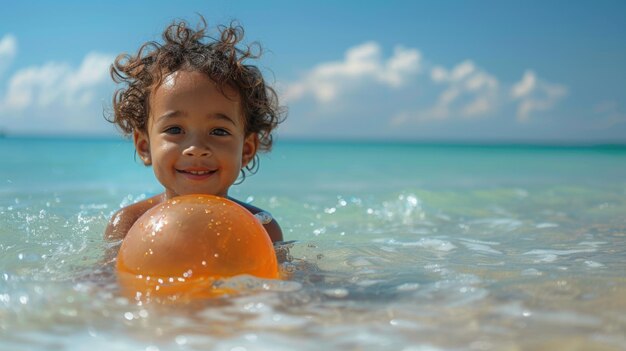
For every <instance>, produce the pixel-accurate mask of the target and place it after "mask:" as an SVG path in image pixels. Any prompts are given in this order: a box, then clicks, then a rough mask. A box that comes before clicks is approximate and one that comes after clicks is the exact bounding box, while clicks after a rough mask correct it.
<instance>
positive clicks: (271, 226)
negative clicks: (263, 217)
mask: <svg viewBox="0 0 626 351" xmlns="http://www.w3.org/2000/svg"><path fill="white" fill-rule="evenodd" d="M229 199H230V200H232V201H235V202H236V203H238V204H239V205H241V206H243V207H244V208H245V209H247V210H248V211H250V213H252V214H253V215H256V214H258V213H260V212H265V211H263V210H262V209H260V208H258V207H256V206H252V205H250V204H248V203H245V202H241V201H239V200H237V199H233V198H229ZM263 227H264V228H265V230H266V231H267V234H269V236H270V239H272V243H275V242H278V241H283V231H282V229H280V225H278V222H276V219H274V218H271V221H270V222H268V223H263Z"/></svg>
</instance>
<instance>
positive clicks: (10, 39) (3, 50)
mask: <svg viewBox="0 0 626 351" xmlns="http://www.w3.org/2000/svg"><path fill="white" fill-rule="evenodd" d="M15 55H17V39H15V36H13V35H12V34H6V35H5V36H4V37H2V39H0V76H2V73H4V71H5V70H6V69H7V68H8V67H9V65H11V63H12V62H13V59H14V58H15Z"/></svg>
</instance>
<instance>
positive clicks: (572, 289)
mask: <svg viewBox="0 0 626 351" xmlns="http://www.w3.org/2000/svg"><path fill="white" fill-rule="evenodd" d="M0 159H2V160H3V162H2V163H1V164H0V349H2V350H5V349H6V350H85V349H89V350H150V351H154V350H207V349H213V350H266V349H272V350H292V349H296V348H297V349H306V350H319V349H324V348H325V349H342V350H465V349H470V350H536V349H579V350H624V349H626V348H625V346H624V345H626V337H624V335H626V317H625V316H626V298H625V296H626V147H556V146H520V145H517V146H516V145H509V146H506V145H491V146H480V145H428V144H401V143H398V144H385V143H347V142H346V143H324V142H294V141H283V142H279V143H278V144H277V146H276V148H275V150H274V151H273V152H272V153H271V154H269V155H267V156H264V157H263V158H262V161H261V168H260V171H259V172H258V174H256V175H254V176H252V177H249V178H248V179H246V181H245V182H244V183H243V184H242V185H240V186H237V187H235V188H233V190H232V195H233V196H235V197H237V198H239V199H241V200H244V201H250V202H252V203H254V204H255V205H257V206H260V207H263V208H265V209H267V210H269V211H270V212H272V213H273V214H274V216H275V217H276V218H278V219H279V221H280V223H281V225H282V227H283V230H284V232H285V238H286V240H295V242H294V243H291V244H289V245H288V246H289V255H290V256H291V257H290V260H289V261H288V262H285V263H283V265H282V269H283V270H285V271H290V272H292V277H291V278H290V279H289V280H287V281H259V280H256V279H253V278H248V277H241V278H237V279H233V280H232V281H230V282H227V283H228V284H235V285H237V286H242V287H244V288H245V289H244V291H245V293H243V294H242V295H240V296H232V297H228V298H221V299H214V300H208V301H198V302H195V303H193V304H189V305H183V306H180V305H176V306H168V305H158V304H148V305H137V304H136V303H134V302H133V301H128V300H127V299H125V298H124V297H122V296H121V295H120V294H119V291H118V286H117V283H116V280H115V274H114V271H113V270H112V267H111V266H110V265H103V264H102V263H101V262H102V259H103V253H104V251H105V249H106V248H107V246H108V244H107V243H105V242H103V240H102V232H103V230H104V228H105V226H106V223H107V221H108V218H109V216H110V215H111V213H112V212H114V211H115V210H117V209H118V208H120V207H121V206H124V205H127V204H130V203H132V202H134V201H137V200H139V199H142V198H144V197H146V196H150V195H152V194H154V193H157V192H159V191H160V186H159V184H158V183H157V182H156V181H155V180H154V179H153V176H152V173H151V170H150V169H149V168H145V167H143V166H142V165H140V164H139V162H137V161H135V160H134V159H133V149H132V145H131V144H129V143H128V142H125V141H122V140H91V141H90V140H70V139H41V138H40V139H37V138H5V139H0ZM279 250H281V252H284V251H285V250H286V248H285V247H281V248H279Z"/></svg>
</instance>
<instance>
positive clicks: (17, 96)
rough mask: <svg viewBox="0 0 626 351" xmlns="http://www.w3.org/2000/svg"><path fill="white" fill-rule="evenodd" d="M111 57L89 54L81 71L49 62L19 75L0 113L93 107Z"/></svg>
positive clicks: (10, 80) (8, 91)
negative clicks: (91, 105) (33, 109)
mask: <svg viewBox="0 0 626 351" xmlns="http://www.w3.org/2000/svg"><path fill="white" fill-rule="evenodd" d="M112 61H113V57H112V56H110V55H105V54H100V53H96V52H92V53H89V54H87V55H86V56H85V58H84V59H83V61H82V63H81V65H80V67H78V68H73V67H71V66H70V65H68V64H66V63H55V62H49V63H46V64H44V65H42V66H33V67H27V68H23V69H21V70H19V71H17V72H16V73H15V74H14V75H13V76H12V77H11V78H10V79H9V83H8V89H7V91H6V94H5V96H4V97H2V98H1V99H0V107H2V109H1V110H0V113H2V114H11V115H12V116H15V115H19V114H20V112H23V111H24V110H27V109H31V108H35V109H46V108H49V107H52V106H55V107H65V108H67V109H73V108H81V107H84V106H86V105H89V104H90V103H92V101H93V98H94V96H95V89H96V88H97V87H98V86H99V85H101V84H102V83H103V82H105V81H106V80H107V76H108V70H109V65H110V64H111V62H112Z"/></svg>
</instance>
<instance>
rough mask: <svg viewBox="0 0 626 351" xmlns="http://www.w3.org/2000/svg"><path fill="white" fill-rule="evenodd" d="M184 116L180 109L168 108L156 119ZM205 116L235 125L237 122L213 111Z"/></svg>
mask: <svg viewBox="0 0 626 351" xmlns="http://www.w3.org/2000/svg"><path fill="white" fill-rule="evenodd" d="M185 116H187V114H186V113H184V112H182V111H180V110H170V111H167V112H165V113H164V114H162V115H160V116H159V117H157V121H162V120H165V119H170V118H177V117H185ZM207 117H209V118H216V119H219V120H223V121H226V122H230V123H231V124H232V125H234V126H236V125H237V123H236V122H235V120H234V119H233V118H231V117H229V116H227V115H225V114H223V113H215V114H213V113H211V114H208V115H207Z"/></svg>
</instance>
